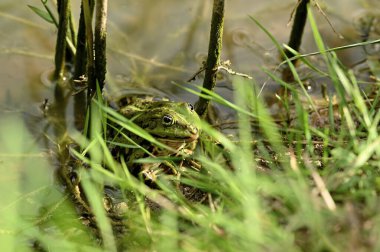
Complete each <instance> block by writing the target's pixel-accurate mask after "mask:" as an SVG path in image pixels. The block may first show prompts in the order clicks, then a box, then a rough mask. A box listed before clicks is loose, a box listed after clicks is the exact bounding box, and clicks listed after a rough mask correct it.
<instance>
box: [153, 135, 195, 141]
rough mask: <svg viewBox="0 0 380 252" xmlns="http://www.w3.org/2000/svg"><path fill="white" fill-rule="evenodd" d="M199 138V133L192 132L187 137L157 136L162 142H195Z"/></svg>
mask: <svg viewBox="0 0 380 252" xmlns="http://www.w3.org/2000/svg"><path fill="white" fill-rule="evenodd" d="M198 138H199V134H198V133H197V134H192V135H190V136H186V137H178V136H177V137H175V138H169V137H167V138H163V137H162V136H161V137H156V139H157V140H159V141H160V142H162V143H191V142H194V141H196V140H198Z"/></svg>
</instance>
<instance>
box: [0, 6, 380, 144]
mask: <svg viewBox="0 0 380 252" xmlns="http://www.w3.org/2000/svg"><path fill="white" fill-rule="evenodd" d="M318 3H319V6H320V8H321V9H322V10H323V12H324V13H325V15H326V16H327V18H328V21H327V19H326V17H325V16H324V15H323V14H322V12H321V11H320V10H319V9H318V8H317V7H316V6H314V8H313V10H314V14H315V16H316V18H317V21H318V25H319V28H320V31H321V33H322V35H323V38H324V39H325V41H326V43H327V45H328V46H329V47H336V46H341V45H345V44H350V43H353V42H358V41H360V40H361V37H360V34H359V32H358V30H357V29H355V25H356V24H357V20H358V18H359V17H360V16H363V13H366V12H373V11H372V9H374V7H377V8H378V7H379V5H380V4H379V3H378V2H377V1H375V0H373V1H364V0H361V1H359V0H340V1H326V2H322V1H318ZM28 4H30V5H33V6H36V7H39V8H41V9H42V8H43V7H42V4H41V3H40V1H28V2H25V1H14V0H3V1H2V2H1V4H0V20H1V22H0V26H1V29H2V30H3V31H4V32H3V33H2V34H1V39H0V64H1V68H0V81H1V83H2V90H1V92H0V110H1V112H2V113H3V112H5V113H7V114H19V115H21V116H22V117H23V119H24V121H25V124H26V125H27V126H28V128H29V129H31V130H32V132H34V134H35V135H36V137H37V139H44V137H41V136H42V135H45V134H46V130H45V129H46V128H48V126H46V125H47V124H48V122H47V121H46V120H45V119H44V116H43V112H42V110H41V106H42V105H43V104H44V103H46V102H47V103H49V102H52V101H54V85H52V84H51V83H50V82H49V78H48V76H49V74H50V73H51V71H52V70H53V67H54V58H53V57H54V49H55V39H56V35H57V32H56V28H55V27H54V26H53V25H52V24H49V23H47V22H46V21H44V20H42V19H41V18H40V17H39V16H37V15H36V14H35V13H34V12H33V11H32V10H31V9H30V8H29V7H28V6H27V5H28ZM50 4H51V3H50ZM72 5H73V6H72V8H73V10H74V15H75V17H76V19H78V18H77V17H78V14H79V7H80V6H78V4H75V3H72ZM51 7H52V8H54V6H51ZM294 7H295V1H293V0H271V1H246V0H229V1H226V7H225V10H226V11H225V27H224V38H223V54H222V59H223V60H230V61H231V62H232V68H233V69H234V70H235V71H237V72H241V73H245V74H248V75H251V76H253V77H254V78H255V80H256V84H255V85H258V86H263V84H264V83H266V86H264V88H263V95H269V96H273V95H272V94H273V89H276V88H278V85H277V84H276V83H271V82H267V81H268V78H267V77H266V75H265V74H264V73H263V71H262V69H261V68H262V67H267V68H272V69H273V67H274V66H276V64H278V62H279V60H278V53H277V51H276V49H275V46H274V45H273V43H272V41H271V40H270V39H269V38H268V37H267V36H266V35H265V34H264V32H263V31H261V30H260V29H259V27H257V26H256V25H255V23H254V22H253V21H252V20H251V19H250V17H249V16H252V17H254V18H255V19H257V20H258V21H259V22H261V23H262V24H263V25H264V26H265V27H266V29H268V30H269V31H270V32H271V33H272V34H273V36H274V37H275V38H276V39H277V40H278V41H279V42H280V43H286V42H287V40H288V36H289V33H290V25H288V22H289V20H290V16H291V12H292V10H293V8H294ZM211 9H212V1H204V0H197V1H195V0H192V1H177V0H161V1H155V4H152V1H149V0H139V1H132V0H118V1H116V0H114V1H110V2H109V7H108V10H109V12H108V40H107V46H108V51H107V56H108V59H107V63H108V66H107V68H108V76H107V78H108V82H107V86H106V87H107V90H108V92H109V93H111V94H112V93H113V92H114V91H115V90H116V93H118V94H119V93H120V90H122V92H124V91H129V90H133V92H135V90H139V89H142V90H146V89H148V88H151V87H153V88H155V89H156V90H160V91H162V92H164V93H165V94H166V95H167V96H169V97H170V98H171V99H174V100H184V101H188V102H191V103H194V102H195V101H196V97H195V96H194V95H191V94H189V93H188V92H185V91H183V90H182V89H180V88H178V86H176V85H174V84H173V82H175V83H179V84H185V83H186V80H188V79H189V78H190V77H191V76H192V75H193V74H194V73H195V72H197V70H198V69H199V68H200V67H201V66H202V62H203V61H204V60H205V58H206V55H207V47H208V36H209V29H210V19H211V18H210V16H211ZM332 27H334V29H335V30H336V32H335V31H334V29H333V28H332ZM338 33H339V34H342V35H343V36H344V39H342V38H340V37H339V35H338ZM313 51H316V46H315V44H314V41H313V37H312V34H311V31H310V28H309V26H307V28H306V30H305V34H304V39H303V44H302V52H305V53H307V52H313ZM338 55H339V57H340V58H341V60H342V61H343V62H344V63H345V64H346V65H348V66H351V65H354V64H356V63H357V62H359V61H360V60H362V59H363V58H364V57H365V55H364V54H363V50H362V48H353V49H350V50H344V51H340V52H338ZM201 83H202V75H201V76H200V77H199V78H197V79H196V80H195V81H194V82H193V84H201ZM216 91H217V92H218V93H220V94H221V95H222V96H223V97H225V98H227V99H229V100H232V97H233V95H232V93H233V91H232V89H231V79H230V78H228V76H227V75H223V76H222V79H221V80H220V81H219V83H218V86H217V89H216ZM315 92H316V93H319V90H316V91H315ZM221 110H222V111H223V108H221ZM59 116H60V117H61V119H62V123H65V120H66V119H68V120H69V121H72V118H73V108H72V102H69V103H68V105H67V106H66V107H65V108H62V110H61V111H60V115H59ZM227 116H228V115H227ZM4 122H5V121H3V123H4ZM48 134H49V133H48ZM47 149H49V148H47Z"/></svg>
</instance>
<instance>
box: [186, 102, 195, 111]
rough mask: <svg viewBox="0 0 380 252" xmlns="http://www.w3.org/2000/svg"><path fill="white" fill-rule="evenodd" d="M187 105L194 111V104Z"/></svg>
mask: <svg viewBox="0 0 380 252" xmlns="http://www.w3.org/2000/svg"><path fill="white" fill-rule="evenodd" d="M187 106H188V107H189V109H190V111H194V106H193V105H192V104H190V103H188V104H187Z"/></svg>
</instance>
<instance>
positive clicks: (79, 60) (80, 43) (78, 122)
mask: <svg viewBox="0 0 380 252" xmlns="http://www.w3.org/2000/svg"><path fill="white" fill-rule="evenodd" d="M76 41H77V43H76V54H75V61H74V76H73V79H74V80H80V81H84V79H83V76H85V74H86V64H87V50H86V25H85V21H84V13H83V4H81V12H80V16H79V25H78V34H77V39H76ZM78 84H79V86H78ZM78 84H77V83H76V82H73V85H76V86H77V88H78V89H80V88H82V87H83V83H81V82H79V83H78ZM86 108H87V101H86V92H79V93H77V94H76V95H75V96H74V115H75V127H76V128H77V129H78V130H83V126H84V121H85V115H86Z"/></svg>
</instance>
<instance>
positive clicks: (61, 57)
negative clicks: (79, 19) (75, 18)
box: [54, 0, 70, 80]
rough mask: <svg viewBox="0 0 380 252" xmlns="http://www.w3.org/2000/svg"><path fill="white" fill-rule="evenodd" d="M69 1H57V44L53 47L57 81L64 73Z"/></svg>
mask: <svg viewBox="0 0 380 252" xmlns="http://www.w3.org/2000/svg"><path fill="white" fill-rule="evenodd" d="M69 4H70V0H59V1H58V13H59V23H58V35H57V43H56V47H55V57H54V59H55V70H54V79H55V80H59V79H60V78H62V76H63V74H64V71H65V55H66V34H67V27H68V20H69V17H70V9H69Z"/></svg>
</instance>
